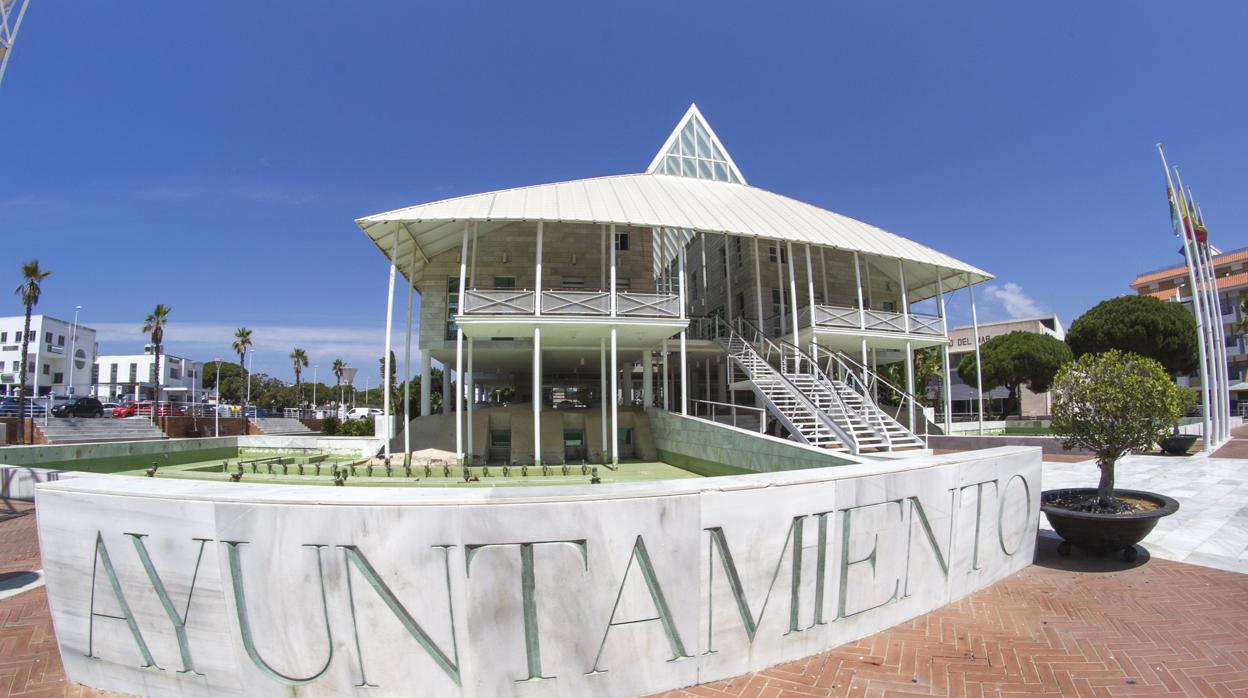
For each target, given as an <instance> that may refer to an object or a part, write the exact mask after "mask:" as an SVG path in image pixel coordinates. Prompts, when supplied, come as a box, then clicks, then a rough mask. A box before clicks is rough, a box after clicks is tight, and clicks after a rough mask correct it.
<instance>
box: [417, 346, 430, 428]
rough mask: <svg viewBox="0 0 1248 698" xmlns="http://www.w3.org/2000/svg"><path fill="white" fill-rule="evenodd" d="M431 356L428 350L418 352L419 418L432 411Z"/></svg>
mask: <svg viewBox="0 0 1248 698" xmlns="http://www.w3.org/2000/svg"><path fill="white" fill-rule="evenodd" d="M432 382H433V356H431V355H430V354H429V350H428V349H423V350H421V352H420V416H422V417H424V416H427V415H428V414H429V413H430V412H431V411H432V410H433V385H431V383H432Z"/></svg>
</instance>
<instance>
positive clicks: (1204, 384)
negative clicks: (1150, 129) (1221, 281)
mask: <svg viewBox="0 0 1248 698" xmlns="http://www.w3.org/2000/svg"><path fill="white" fill-rule="evenodd" d="M1157 154H1158V155H1160V156H1161V167H1162V169H1163V170H1164V171H1165V173H1166V191H1167V193H1168V194H1169V197H1170V207H1171V214H1172V216H1171V217H1172V218H1173V216H1174V215H1175V214H1177V215H1178V221H1179V230H1180V232H1179V235H1180V236H1182V238H1183V251H1184V252H1183V261H1184V263H1185V264H1187V279H1188V284H1190V285H1189V288H1190V289H1191V292H1192V311H1193V314H1194V315H1195V316H1196V346H1197V348H1198V349H1199V352H1200V407H1201V409H1200V412H1201V414H1200V421H1201V429H1202V431H1201V436H1202V437H1203V438H1204V441H1205V444H1204V446H1205V449H1207V450H1208V449H1209V443H1210V441H1211V437H1212V434H1211V433H1210V431H1209V373H1208V368H1209V363H1208V361H1206V359H1205V327H1204V325H1205V322H1204V313H1203V312H1202V311H1201V308H1200V294H1199V291H1198V290H1197V288H1198V287H1197V286H1196V269H1195V267H1193V266H1192V254H1191V246H1190V243H1191V242H1192V241H1191V239H1190V238H1189V237H1188V234H1187V228H1186V227H1185V226H1184V224H1183V210H1182V209H1181V208H1180V207H1179V199H1178V195H1177V194H1176V193H1175V189H1174V181H1173V180H1172V179H1171V177H1170V163H1168V162H1166V151H1165V149H1164V148H1163V147H1162V146H1161V144H1160V143H1158V144H1157Z"/></svg>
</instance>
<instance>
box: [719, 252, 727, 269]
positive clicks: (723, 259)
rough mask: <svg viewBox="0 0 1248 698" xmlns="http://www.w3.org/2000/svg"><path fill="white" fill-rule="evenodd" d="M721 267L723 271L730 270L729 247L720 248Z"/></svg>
mask: <svg viewBox="0 0 1248 698" xmlns="http://www.w3.org/2000/svg"><path fill="white" fill-rule="evenodd" d="M719 266H720V268H721V269H724V270H725V271H726V270H727V269H728V248H727V247H721V248H719Z"/></svg>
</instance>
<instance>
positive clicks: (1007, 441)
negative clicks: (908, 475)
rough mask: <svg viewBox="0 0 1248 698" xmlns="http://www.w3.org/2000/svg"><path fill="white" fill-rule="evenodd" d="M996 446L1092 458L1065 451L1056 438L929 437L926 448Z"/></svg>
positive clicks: (1079, 452)
mask: <svg viewBox="0 0 1248 698" xmlns="http://www.w3.org/2000/svg"><path fill="white" fill-rule="evenodd" d="M998 446H1031V447H1036V448H1039V449H1040V450H1041V451H1043V452H1044V453H1047V454H1052V455H1086V456H1088V457H1089V458H1091V457H1092V455H1093V454H1092V452H1091V451H1085V450H1083V449H1072V450H1069V451H1068V450H1066V449H1065V448H1063V447H1062V440H1061V439H1059V438H1057V437H1056V436H1004V435H1002V436H971V435H969V434H968V435H965V436H958V435H954V436H935V435H933V436H929V437H928V439H927V447H928V448H934V449H945V450H953V451H970V450H974V449H979V448H996V447H998Z"/></svg>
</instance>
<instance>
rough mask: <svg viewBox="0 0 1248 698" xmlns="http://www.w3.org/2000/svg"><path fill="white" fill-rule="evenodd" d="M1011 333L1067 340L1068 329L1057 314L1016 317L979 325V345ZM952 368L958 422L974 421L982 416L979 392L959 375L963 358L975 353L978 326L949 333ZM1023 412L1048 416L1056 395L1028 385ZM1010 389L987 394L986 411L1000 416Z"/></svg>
mask: <svg viewBox="0 0 1248 698" xmlns="http://www.w3.org/2000/svg"><path fill="white" fill-rule="evenodd" d="M1010 332H1034V333H1036V334H1047V335H1048V336H1050V337H1052V338H1054V339H1057V340H1060V341H1063V342H1064V341H1066V329H1065V328H1064V327H1062V321H1061V320H1059V319H1058V317H1057V315H1055V314H1054V315H1041V316H1038V317H1030V318H1014V319H1011V320H1000V321H998V322H983V323H980V325H979V343H980V345H983V343H984V342H987V341H988V340H990V339H992V338H993V337H997V336H1000V335H1003V334H1009V333H1010ZM949 340H950V343H951V348H950V349H949V365H950V367H951V368H952V375H951V376H950V387H949V389H950V390H951V391H952V400H951V402H952V407H953V415H954V419H955V420H970V419H974V418H976V417H978V414H979V402H978V401H979V391H978V390H976V389H975V388H972V387H971V386H969V385H967V384H966V383H965V382H964V381H963V380H962V377H961V376H959V375H958V364H959V363H961V362H962V357H964V356H966V355H968V354H972V353H974V351H975V327H974V326H972V325H962V326H960V327H955V328H953V329H951V330H949ZM1018 397H1019V409H1020V410H1021V412H1022V414H1021V416H1022V417H1047V416H1049V415H1050V414H1051V413H1052V407H1053V396H1052V394H1051V393H1048V392H1045V393H1033V392H1031V391H1030V390H1028V389H1027V387H1026V386H1024V387H1023V388H1021V389H1020V390H1019V396H1018ZM1008 398H1009V390H1007V389H1006V388H1005V387H1004V386H997V387H996V388H993V389H992V390H989V391H986V392H985V393H984V411H985V412H986V413H987V414H989V415H1000V414H1003V413H1004V412H1005V410H1006V403H1007V402H1008Z"/></svg>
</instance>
